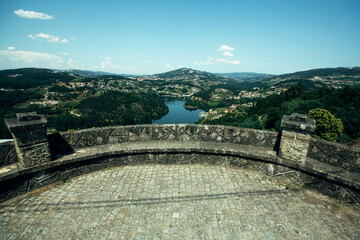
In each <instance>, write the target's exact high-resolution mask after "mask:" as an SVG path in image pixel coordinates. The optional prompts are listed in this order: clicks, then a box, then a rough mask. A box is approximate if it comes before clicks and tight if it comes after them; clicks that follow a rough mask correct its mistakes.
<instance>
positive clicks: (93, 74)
mask: <svg viewBox="0 0 360 240" xmlns="http://www.w3.org/2000/svg"><path fill="white" fill-rule="evenodd" d="M54 71H55V72H66V73H70V74H71V73H72V74H75V75H80V76H84V77H99V76H105V75H119V74H116V73H110V72H102V71H89V70H80V69H66V70H57V69H56V70H54Z"/></svg>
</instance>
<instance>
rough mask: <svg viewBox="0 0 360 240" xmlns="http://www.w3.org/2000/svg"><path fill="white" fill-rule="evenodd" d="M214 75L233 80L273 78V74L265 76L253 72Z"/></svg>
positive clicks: (264, 74) (265, 74)
mask: <svg viewBox="0 0 360 240" xmlns="http://www.w3.org/2000/svg"><path fill="white" fill-rule="evenodd" d="M214 74H216V75H219V76H222V77H227V78H232V79H235V80H249V79H253V78H259V77H270V76H274V75H273V74H267V73H255V72H233V73H214Z"/></svg>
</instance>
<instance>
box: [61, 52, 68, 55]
mask: <svg viewBox="0 0 360 240" xmlns="http://www.w3.org/2000/svg"><path fill="white" fill-rule="evenodd" d="M59 54H60V55H69V53H68V52H59Z"/></svg>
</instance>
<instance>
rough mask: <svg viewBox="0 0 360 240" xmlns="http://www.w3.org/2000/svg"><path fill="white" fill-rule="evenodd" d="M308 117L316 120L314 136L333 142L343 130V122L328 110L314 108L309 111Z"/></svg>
mask: <svg viewBox="0 0 360 240" xmlns="http://www.w3.org/2000/svg"><path fill="white" fill-rule="evenodd" d="M308 118H312V119H315V120H316V130H315V133H314V137H317V138H321V139H324V140H328V141H332V142H335V141H336V138H337V137H338V136H339V135H341V133H342V131H343V130H344V126H343V123H342V122H341V120H340V119H337V118H336V117H335V116H334V115H332V114H331V113H330V112H329V111H328V110H326V109H322V108H316V109H312V110H310V111H309V114H308Z"/></svg>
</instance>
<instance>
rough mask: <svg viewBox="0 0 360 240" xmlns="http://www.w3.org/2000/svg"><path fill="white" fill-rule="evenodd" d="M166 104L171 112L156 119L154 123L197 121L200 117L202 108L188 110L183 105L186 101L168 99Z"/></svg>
mask: <svg viewBox="0 0 360 240" xmlns="http://www.w3.org/2000/svg"><path fill="white" fill-rule="evenodd" d="M165 104H166V105H167V106H168V107H169V113H168V114H166V115H165V116H163V117H162V118H160V119H158V120H156V121H154V124H169V123H195V122H197V121H198V120H199V119H200V113H201V112H202V111H201V110H200V109H197V110H187V109H185V108H184V107H183V105H184V101H181V100H176V99H167V100H166V101H165Z"/></svg>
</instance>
